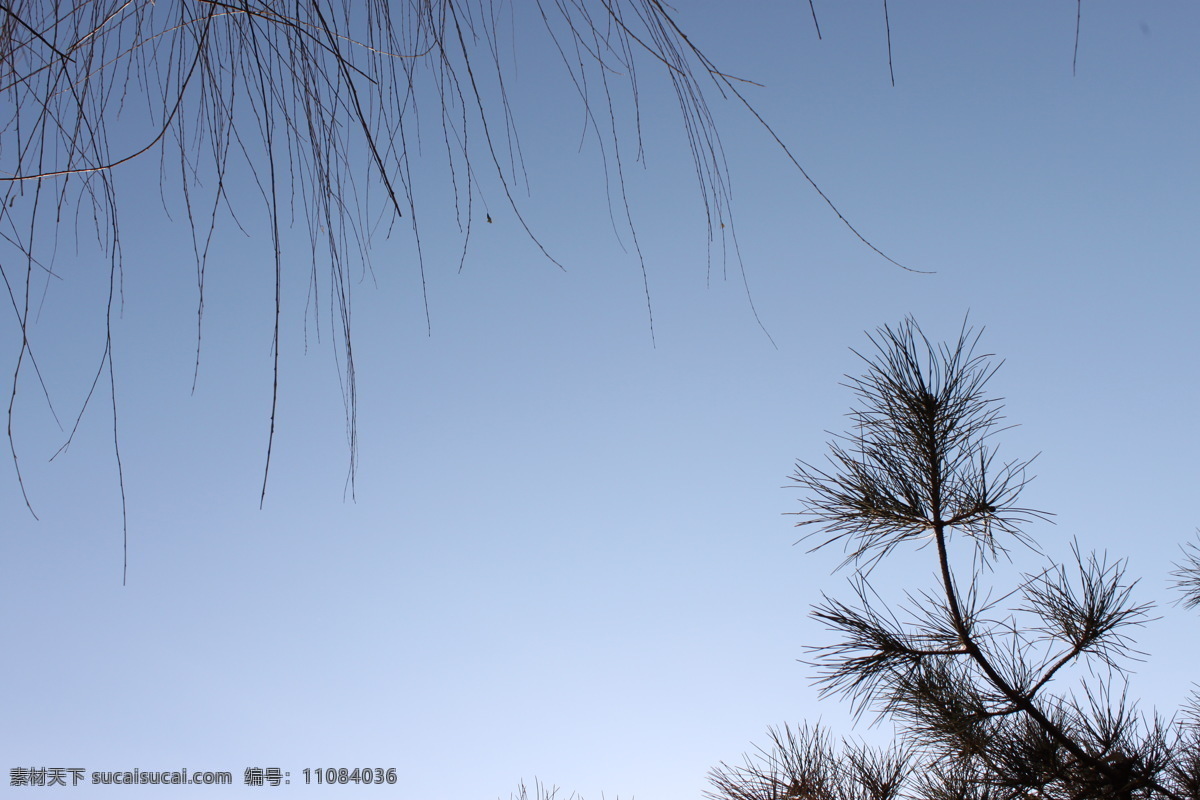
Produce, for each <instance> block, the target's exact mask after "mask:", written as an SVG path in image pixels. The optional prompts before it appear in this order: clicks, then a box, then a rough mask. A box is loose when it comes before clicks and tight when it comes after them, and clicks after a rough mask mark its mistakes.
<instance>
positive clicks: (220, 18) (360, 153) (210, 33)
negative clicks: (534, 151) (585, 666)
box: [0, 0, 891, 511]
mask: <svg viewBox="0 0 1200 800" xmlns="http://www.w3.org/2000/svg"><path fill="white" fill-rule="evenodd" d="M810 8H811V6H810ZM813 19H814V23H815V21H816V15H815V10H814V11H813ZM518 28H519V29H520V31H521V33H522V34H523V35H524V34H525V33H526V31H528V33H529V34H530V35H532V34H537V33H538V32H539V31H540V32H541V33H542V34H544V42H545V43H547V44H548V46H549V47H550V48H551V52H552V53H554V54H556V55H557V57H558V60H559V62H560V64H561V68H562V70H563V73H564V74H565V75H566V77H567V78H568V79H569V82H570V85H571V86H573V87H574V90H575V91H576V93H577V95H578V102H579V105H580V108H581V109H582V111H583V118H584V120H585V127H586V130H585V133H586V134H588V135H589V136H590V137H591V138H592V139H594V141H595V142H596V143H597V149H598V152H599V156H600V162H601V169H602V172H603V177H604V183H605V186H606V187H610V189H611V194H610V208H611V209H613V212H612V213H613V217H614V226H615V227H617V228H623V229H624V231H625V232H626V234H627V235H628V236H629V237H630V238H631V240H632V250H633V253H634V257H635V258H636V260H637V262H638V264H639V265H640V268H641V270H642V277H643V286H644V289H645V294H646V304H647V319H648V324H649V329H650V333H651V337H653V317H652V315H651V307H650V289H649V282H648V279H647V269H646V264H645V262H644V260H643V259H642V256H641V250H640V247H639V244H638V238H637V229H636V227H635V226H634V218H633V214H632V212H631V210H630V206H629V204H628V202H627V201H626V196H625V172H624V171H625V168H626V165H627V163H628V162H629V161H630V160H631V159H640V158H641V145H642V141H641V130H642V128H641V126H642V124H643V109H642V107H641V104H640V101H639V86H640V84H639V70H644V69H646V68H647V66H649V68H651V69H654V70H657V71H659V72H660V73H661V74H664V75H665V76H666V77H667V79H668V80H669V82H670V85H671V87H672V89H673V91H674V94H675V97H676V100H677V101H678V108H679V111H680V113H681V122H682V132H683V135H684V138H685V139H686V142H687V146H688V148H689V151H690V154H691V158H692V163H693V166H694V169H695V174H696V179H697V185H698V189H699V194H700V201H701V203H700V205H701V207H702V209H703V213H704V215H705V218H706V222H707V229H708V238H709V246H710V247H712V246H713V245H714V243H717V244H721V245H722V250H724V246H723V243H724V241H725V238H726V237H730V239H731V240H732V237H733V236H734V232H733V223H732V218H731V216H730V207H729V204H730V193H729V183H728V180H727V175H726V163H725V156H724V151H723V148H722V144H721V138H720V135H719V132H718V130H717V127H716V124H715V121H714V117H713V113H712V110H711V107H710V97H711V96H712V95H713V93H714V92H715V93H717V94H718V95H720V96H721V97H724V98H726V99H729V100H731V101H732V102H734V103H736V104H738V105H739V106H741V107H743V109H744V111H746V112H747V113H749V114H750V115H752V117H753V118H755V119H756V120H757V121H758V122H759V123H761V124H762V125H763V127H764V128H765V129H766V131H767V133H768V134H769V135H770V136H771V137H773V138H774V141H775V142H776V143H777V144H778V145H779V147H780V148H781V149H782V153H783V155H784V156H785V157H786V158H788V159H790V161H791V163H792V164H794V165H795V167H796V168H797V169H799V170H800V172H801V174H802V175H803V176H804V177H805V178H806V179H808V180H809V182H810V183H812V181H811V179H809V178H808V175H807V173H804V171H803V169H802V168H801V166H800V163H799V161H797V159H796V158H794V157H793V156H792V154H791V153H790V152H789V151H788V149H787V148H786V147H785V146H784V144H783V142H782V141H781V140H779V138H778V137H775V136H774V133H773V132H771V131H770V128H769V127H767V125H766V122H765V121H764V120H763V119H762V118H761V117H759V116H758V113H757V112H756V111H755V110H754V109H753V108H752V107H751V105H750V104H749V103H748V102H747V100H746V99H745V97H744V96H743V94H742V91H741V90H742V88H743V87H744V85H745V83H746V82H744V81H741V80H740V79H738V78H735V77H733V76H731V75H729V74H727V73H726V72H724V71H722V70H721V69H720V68H718V66H717V65H715V64H714V63H713V62H712V61H711V60H709V58H708V57H707V56H706V55H705V54H704V53H703V52H702V51H701V50H700V49H699V48H698V47H697V46H696V45H695V44H694V43H693V42H692V41H691V40H690V39H689V38H688V37H687V35H686V34H685V33H684V31H683V30H682V29H681V27H680V25H679V24H678V23H677V21H676V18H675V15H674V12H672V10H671V9H670V8H669V7H668V6H667V5H666V4H664V3H662V2H660V1H659V0H584V1H583V2H572V3H562V2H549V0H538V1H537V2H536V3H531V4H527V5H526V4H517V7H514V6H512V5H507V6H506V5H504V4H496V3H494V2H492V1H491V0H412V2H407V3H401V4H396V3H388V2H384V1H383V0H367V2H363V3H353V2H349V0H300V2H296V3H293V4H287V5H284V4H280V3H274V2H265V1H263V0H258V1H257V2H251V0H238V1H237V2H220V1H219V0H176V1H175V2H170V3H152V2H143V1H142V0H136V1H134V2H124V1H123V0H122V1H121V2H118V1H117V0H81V2H78V3H73V4H68V5H63V4H60V3H51V2H45V0H5V2H4V3H2V4H0V92H2V93H3V95H4V97H5V100H6V102H5V103H4V106H3V111H0V114H2V115H3V119H2V120H0V153H2V154H3V155H2V161H0V187H2V188H0V232H2V240H0V277H3V280H4V282H5V287H6V290H7V293H8V296H9V301H10V303H9V305H10V307H11V309H12V313H13V315H14V317H15V321H16V324H17V326H18V328H19V330H20V332H21V342H20V347H19V348H18V352H17V355H16V357H15V359H14V362H13V363H12V365H11V366H12V374H13V380H12V389H11V392H10V393H9V394H10V396H9V404H8V438H9V448H10V452H11V455H12V460H13V464H14V466H15V467H16V477H17V481H18V482H19V483H20V486H21V490H22V492H23V493H24V491H25V486H24V482H23V481H22V478H21V467H20V460H19V459H18V444H17V442H16V441H15V439H14V432H13V431H14V419H13V417H14V403H15V398H16V395H17V391H18V389H19V388H26V387H28V388H34V389H39V387H38V386H36V385H32V384H30V383H29V382H30V381H35V382H36V383H38V384H40V391H42V392H43V393H45V394H46V400H47V402H49V400H50V396H49V392H48V390H46V389H45V383H44V381H43V380H42V376H41V368H40V366H39V361H38V358H39V354H42V351H43V350H45V349H48V348H49V345H42V344H41V343H40V341H39V338H40V337H39V333H38V331H37V330H36V329H35V326H34V325H33V323H32V322H31V320H32V319H33V318H34V317H36V314H37V307H38V305H39V303H40V302H41V300H40V298H42V297H44V295H45V293H46V292H47V290H48V289H49V287H50V286H51V285H52V284H53V282H55V281H56V280H58V279H61V278H63V277H65V276H63V275H60V274H59V273H58V272H56V259H55V256H56V253H57V248H59V247H60V246H63V245H65V244H67V242H66V241H65V240H66V239H69V238H70V237H71V236H74V237H75V240H76V241H75V243H76V245H77V246H82V247H85V248H88V249H90V250H91V251H93V252H98V253H100V254H102V255H103V258H104V260H105V263H106V266H107V270H108V275H109V280H108V283H109V288H108V292H107V293H106V296H105V297H104V298H103V299H98V301H99V302H102V303H103V304H104V307H105V309H106V327H105V334H104V341H103V343H102V346H101V348H100V353H99V355H98V357H97V358H96V361H95V365H96V366H95V371H94V373H93V374H91V375H90V376H89V378H90V381H91V390H90V391H89V392H88V393H87V399H86V400H84V402H83V403H82V404H81V407H80V408H79V409H78V414H77V416H76V421H75V425H74V426H70V425H69V424H68V425H65V426H64V428H65V430H67V431H68V433H67V434H66V440H67V443H68V444H69V442H70V441H71V439H72V437H73V436H74V433H75V429H77V427H78V419H79V418H80V417H82V415H83V412H84V410H85V409H86V408H87V406H88V405H89V404H90V402H91V400H92V398H93V396H94V395H95V394H96V393H97V390H99V391H100V392H101V393H103V387H104V385H105V384H107V387H108V394H109V397H108V401H109V403H110V405H111V407H112V415H113V428H114V434H113V438H114V451H115V454H116V456H117V463H118V473H119V474H120V445H119V439H118V436H117V430H118V426H117V408H118V405H119V404H118V402H117V396H116V388H115V383H116V376H115V375H114V368H113V362H112V355H113V337H112V330H113V328H112V325H113V317H114V314H117V313H119V308H120V299H121V281H122V272H121V263H122V252H121V245H120V241H121V240H120V230H121V219H122V213H123V212H124V210H125V209H127V207H128V205H129V203H130V198H129V197H128V196H127V195H126V194H124V193H123V185H122V179H123V176H124V173H123V171H122V169H121V168H122V167H124V166H127V165H130V164H131V163H132V162H136V161H140V160H144V159H146V158H155V157H157V159H158V162H159V166H160V171H161V184H162V187H163V188H162V202H163V204H164V207H166V206H167V204H168V199H170V202H171V203H178V207H180V208H182V211H183V216H184V217H185V218H186V221H187V223H188V225H189V226H190V229H191V233H192V236H191V239H192V250H193V255H194V261H195V268H196V305H195V316H196V358H195V360H196V378H198V374H199V369H200V361H201V358H200V356H201V350H202V343H203V340H204V316H205V315H204V312H205V308H206V300H207V298H206V293H205V287H206V281H207V278H208V275H209V271H210V267H212V266H213V265H212V264H210V262H209V254H210V252H211V251H212V246H213V243H214V239H215V237H216V235H217V233H218V230H219V229H220V228H221V227H222V225H223V224H225V225H228V224H230V223H231V224H232V225H234V226H237V227H240V228H242V229H243V230H249V229H252V228H254V227H255V226H261V229H262V230H265V231H266V232H267V235H268V236H269V237H270V241H271V244H272V248H273V252H274V263H273V264H272V265H270V268H271V269H273V271H274V282H275V296H274V302H273V307H272V308H271V310H270V311H269V312H268V313H270V314H273V316H274V336H273V342H272V357H273V359H274V366H273V370H272V374H273V378H272V385H273V390H272V400H271V421H270V427H269V430H268V431H267V432H266V433H267V436H266V461H265V464H264V469H263V484H262V493H263V494H265V491H266V486H267V479H268V476H269V473H270V458H271V450H272V442H273V441H274V434H275V421H276V413H275V412H276V408H277V405H278V400H279V391H280V385H279V354H280V349H281V348H282V347H284V346H285V344H284V342H283V341H282V337H281V333H280V320H281V313H282V308H283V302H282V295H283V292H284V288H285V285H291V283H293V282H297V283H299V284H300V285H301V286H305V285H307V286H309V287H310V288H309V293H310V295H311V297H312V306H313V307H318V308H319V307H321V306H323V305H325V304H328V306H329V307H330V309H331V313H330V314H329V315H328V321H327V323H326V324H327V326H328V327H329V329H330V335H331V338H332V339H333V342H334V349H335V354H337V358H338V364H337V369H338V374H339V375H340V379H341V383H342V390H343V396H344V406H345V413H346V432H347V434H346V435H347V440H348V447H349V453H350V461H349V472H348V486H349V490H350V491H351V492H353V485H354V473H355V465H356V463H357V461H356V458H357V444H358V438H357V420H356V414H355V408H356V402H355V396H356V382H355V368H354V350H353V346H352V337H351V317H352V315H351V297H352V285H353V283H354V279H353V276H354V273H355V269H354V268H353V265H354V264H355V263H356V262H360V261H361V262H363V263H365V262H366V261H367V258H368V255H369V252H370V249H371V242H372V237H373V236H375V235H378V234H379V233H381V232H390V231H391V230H392V229H393V228H396V227H399V226H407V227H408V229H409V231H410V233H411V235H412V237H413V239H414V241H415V243H416V255H415V260H416V264H415V268H416V271H417V272H419V274H420V281H421V285H422V291H423V292H424V290H425V285H426V284H425V275H426V269H427V266H428V265H427V264H426V257H425V254H424V251H423V250H422V247H421V241H422V221H423V220H427V219H429V218H431V217H433V216H435V215H441V216H442V217H443V218H446V217H452V218H453V219H454V220H455V221H456V223H457V226H458V230H459V232H460V234H461V252H460V256H459V258H458V266H459V267H460V268H461V266H462V263H463V260H465V258H466V256H467V253H468V249H469V243H470V241H471V236H472V231H473V230H474V229H475V227H476V226H477V223H478V222H479V221H480V220H481V219H483V220H486V221H487V222H491V221H492V219H493V213H494V212H495V211H496V208H497V207H498V206H496V205H493V203H494V202H495V200H496V199H499V201H500V203H501V204H502V205H504V206H507V207H508V210H509V212H510V215H511V218H513V219H515V220H516V222H517V224H518V225H519V226H520V227H521V228H522V229H523V230H524V231H525V232H526V233H527V234H528V236H529V238H530V239H531V240H532V241H533V242H534V243H535V244H536V246H537V247H538V248H540V249H541V252H542V253H543V254H544V255H545V257H546V258H547V259H548V260H549V262H550V263H552V264H556V265H559V266H561V263H560V259H559V256H558V255H557V254H552V253H550V252H549V251H548V249H547V248H546V247H545V246H544V245H543V243H542V241H541V240H540V239H539V237H538V236H537V234H536V232H535V231H534V230H533V228H532V226H531V225H530V224H529V223H527V221H526V218H525V216H524V214H523V211H522V207H521V204H520V203H519V202H518V197H519V192H518V191H517V190H518V188H519V187H521V185H522V184H523V183H524V182H525V177H526V173H525V167H524V163H525V162H524V154H523V152H522V150H521V145H520V140H519V138H518V137H517V135H516V129H517V128H516V122H517V120H516V119H515V116H514V113H513V110H512V106H511V105H510V103H509V87H510V83H511V80H512V78H513V76H512V74H511V64H512V61H513V59H514V58H515V56H514V55H513V53H512V52H511V50H512V49H513V48H514V42H513V36H514V35H515V34H514V31H516V30H517V29H518ZM818 32H819V31H818ZM554 100H555V101H556V102H557V100H558V98H554ZM647 116H648V114H647ZM431 135H432V138H433V139H434V141H435V142H436V145H435V147H433V148H430V147H429V144H428V142H425V144H424V147H425V149H424V150H421V147H422V137H425V138H429V137H430V136H431ZM439 150H440V156H438V158H440V161H441V163H442V165H443V167H444V168H445V172H444V182H443V186H448V187H449V190H450V191H449V193H448V194H449V195H450V196H452V198H453V200H452V206H451V207H448V208H443V209H440V210H439V209H436V208H429V207H428V204H429V201H428V200H427V198H426V197H425V196H424V195H422V193H421V188H420V182H419V181H418V180H417V179H416V178H415V169H416V162H417V160H418V159H420V161H421V166H422V168H423V169H427V168H428V164H429V163H430V162H431V161H432V160H433V159H432V157H431V156H433V155H436V154H437V151H439ZM485 177H486V178H487V186H491V187H498V189H492V190H491V193H492V194H497V195H498V198H492V200H491V201H489V192H488V191H486V190H485V183H484V181H483V179H484V178H485ZM231 185H236V186H237V187H238V188H237V189H234V190H231V188H230V187H231ZM812 185H813V188H814V189H816V190H817V191H818V192H820V189H818V188H816V184H815V183H814V184H812ZM247 188H249V191H248V192H247V191H246V189H247ZM239 193H240V194H245V195H247V197H238V196H236V194H239ZM169 196H170V197H169ZM821 197H822V198H824V199H825V200H826V202H827V203H829V206H830V208H831V209H832V211H833V212H834V213H835V214H837V216H838V217H839V219H841V221H842V222H843V223H845V224H846V225H847V226H848V227H850V230H851V231H853V233H854V235H856V236H858V238H859V239H862V240H863V242H864V243H866V244H867V245H868V246H870V247H872V249H875V248H874V246H873V245H870V243H869V242H866V239H864V238H863V237H862V236H861V235H860V234H859V233H858V231H857V230H855V229H854V228H853V227H852V226H850V223H849V222H848V221H847V220H846V218H845V217H844V216H842V214H841V213H840V212H839V211H838V210H837V208H835V207H834V206H833V203H832V202H830V201H829V198H828V197H826V196H825V195H824V194H823V193H822V194H821ZM144 199H145V198H139V199H138V202H139V203H141V202H144ZM480 206H482V208H480ZM256 208H257V210H256ZM295 223H299V224H300V225H301V226H302V227H305V228H307V231H308V233H309V240H310V244H311V251H312V252H311V254H302V255H303V256H305V258H301V259H300V261H299V262H293V261H292V260H291V259H289V258H285V254H284V247H283V238H284V230H285V229H286V228H287V227H289V226H290V225H292V224H295ZM618 223H620V224H619V225H618ZM93 237H94V241H90V242H89V239H92V238H93ZM730 250H731V251H733V252H736V246H733V247H731V248H730ZM877 252H878V250H877ZM880 255H881V256H883V257H884V258H888V257H887V256H884V255H883V254H882V253H880ZM306 260H307V261H308V263H305V262H306ZM888 260H891V259H890V258H889V259H888ZM318 265H321V267H322V268H323V269H327V271H328V275H327V278H325V279H323V280H318V274H317V272H318ZM318 295H324V296H321V297H318ZM425 309H426V322H427V325H429V324H430V322H429V311H428V298H426V304H425ZM196 378H194V380H195V379H196ZM51 410H53V407H52V406H51ZM60 424H61V423H60ZM64 446H65V445H64ZM121 480H122V486H123V476H122V478H121ZM123 492H124V490H123V488H122V494H123ZM25 499H26V504H27V505H29V508H30V511H33V505H32V503H31V502H30V499H29V497H28V495H26V497H25Z"/></svg>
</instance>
